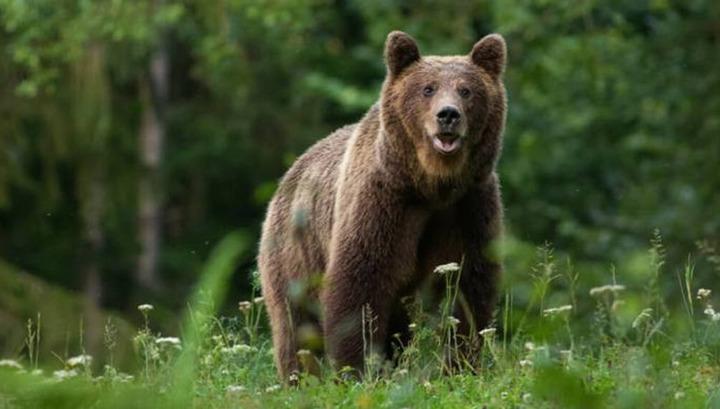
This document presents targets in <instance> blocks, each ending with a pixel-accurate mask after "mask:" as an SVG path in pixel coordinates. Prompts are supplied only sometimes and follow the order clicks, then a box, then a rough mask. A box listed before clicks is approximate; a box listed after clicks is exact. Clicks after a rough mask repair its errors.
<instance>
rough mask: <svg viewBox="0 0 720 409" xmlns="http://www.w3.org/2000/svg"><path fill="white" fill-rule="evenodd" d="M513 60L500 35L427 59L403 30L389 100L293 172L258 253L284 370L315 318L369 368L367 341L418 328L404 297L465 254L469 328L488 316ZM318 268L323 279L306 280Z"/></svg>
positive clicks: (342, 352) (334, 346) (327, 342)
mask: <svg viewBox="0 0 720 409" xmlns="http://www.w3.org/2000/svg"><path fill="white" fill-rule="evenodd" d="M505 60H506V48H505V41H504V40H503V38H502V37H501V36H500V35H497V34H491V35H488V36H486V37H484V38H483V39H481V40H480V41H478V42H477V43H476V44H475V45H474V47H473V48H472V51H471V52H470V53H469V54H468V55H465V56H425V57H421V56H420V52H419V51H418V47H417V44H416V42H415V40H414V39H413V38H412V37H410V36H409V35H408V34H405V33H403V32H399V31H394V32H391V33H390V34H389V35H388V37H387V41H386V44H385V63H386V66H387V76H386V79H385V82H384V84H383V87H382V91H381V94H380V101H379V103H377V104H375V105H374V106H372V107H371V108H370V110H369V111H368V112H367V113H366V114H365V116H364V117H363V118H362V119H361V120H360V122H358V123H356V124H353V125H349V126H346V127H344V128H341V129H339V130H337V131H335V132H334V133H332V134H331V135H329V136H328V137H326V138H325V139H323V140H321V141H319V142H317V143H316V144H315V145H314V146H312V147H311V148H310V149H308V150H307V152H305V153H304V154H303V155H302V156H300V158H298V159H297V161H296V162H295V164H294V165H293V166H292V167H291V168H290V170H289V171H288V172H287V174H286V175H285V176H284V177H283V179H282V181H281V182H280V185H279V187H278V189H277V192H276V193H275V196H274V197H273V199H272V201H271V202H270V205H269V208H268V212H267V217H266V220H265V223H264V225H263V232H262V238H261V242H260V251H259V256H258V265H259V270H260V274H261V278H262V290H263V295H264V297H265V300H266V305H267V309H268V313H269V316H270V324H271V327H272V333H273V344H274V350H275V360H276V364H277V368H278V371H279V374H280V376H281V378H284V379H287V377H288V376H289V375H290V374H292V373H293V372H294V371H297V370H298V369H299V363H298V362H299V361H298V354H297V353H298V349H299V348H301V347H302V345H300V342H301V341H303V340H306V339H305V338H307V337H304V335H303V334H305V333H306V332H307V331H305V329H306V325H307V323H308V322H314V323H315V325H317V328H318V329H319V333H320V334H321V336H322V339H323V341H324V349H325V353H326V355H327V357H329V359H330V362H331V363H333V365H334V367H336V368H341V367H345V366H351V367H354V368H356V369H357V370H358V371H359V372H362V369H363V363H364V357H365V356H366V349H367V345H366V343H367V342H368V341H367V339H372V342H373V344H374V345H377V346H378V347H379V348H386V343H387V338H388V334H394V333H395V332H396V331H400V330H402V329H403V328H402V326H404V328H407V323H408V322H407V320H406V317H403V315H404V314H403V312H402V311H403V309H402V308H401V307H399V300H400V299H401V298H403V297H405V296H407V295H412V294H413V293H414V292H415V291H417V289H418V288H419V286H420V285H421V284H422V283H423V282H425V281H427V279H428V277H430V276H431V274H430V273H431V272H432V271H433V269H434V267H435V266H437V265H439V264H443V263H449V262H461V260H462V271H461V273H460V279H459V288H460V293H461V298H462V300H463V305H464V308H462V310H461V311H460V312H463V311H464V312H465V313H464V314H463V315H461V316H459V318H460V327H459V331H462V332H463V333H464V334H466V335H467V334H472V333H476V331H477V330H478V329H482V328H484V327H485V326H486V325H487V324H488V323H489V320H490V319H491V317H492V312H493V307H494V304H495V300H496V292H497V286H498V280H499V275H500V271H501V266H500V263H499V262H498V261H497V260H496V258H495V257H493V256H492V253H491V252H489V251H488V247H489V246H490V244H491V242H492V241H493V240H494V239H496V238H497V237H498V236H499V234H500V232H501V225H502V204H501V201H500V191H499V184H498V176H497V174H496V173H495V166H496V163H497V160H498V157H499V155H500V151H501V139H502V133H503V128H504V124H505V112H506V95H505V88H504V86H503V82H502V76H503V71H504V68H505ZM314 276H320V277H321V280H319V281H320V284H319V285H317V286H312V285H307V283H308V282H312V277H314ZM298 288H301V290H298ZM303 289H304V290H303ZM299 294H303V295H299ZM313 300H314V301H315V302H316V305H317V308H316V309H315V310H314V311H313V308H312V307H309V308H308V307H307V303H308V301H309V302H310V303H311V304H312V301H313ZM368 313H371V314H372V319H373V331H374V332H373V333H372V334H371V336H366V335H367V334H364V330H365V329H366V328H365V327H364V321H363V319H364V318H365V319H366V318H368V317H367V316H366V314H368Z"/></svg>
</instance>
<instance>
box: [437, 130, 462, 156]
mask: <svg viewBox="0 0 720 409" xmlns="http://www.w3.org/2000/svg"><path fill="white" fill-rule="evenodd" d="M462 142H463V141H462V138H461V137H460V135H458V134H455V133H440V134H437V135H434V136H433V137H432V144H433V148H435V150H436V151H438V152H440V153H441V154H443V155H451V154H453V153H455V152H457V151H458V150H459V149H460V147H461V146H462Z"/></svg>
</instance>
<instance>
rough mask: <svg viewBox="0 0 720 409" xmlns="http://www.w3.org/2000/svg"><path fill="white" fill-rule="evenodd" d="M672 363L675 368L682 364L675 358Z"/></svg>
mask: <svg viewBox="0 0 720 409" xmlns="http://www.w3.org/2000/svg"><path fill="white" fill-rule="evenodd" d="M670 364H671V365H672V367H673V368H677V367H678V366H680V362H678V361H676V360H674V359H673V361H672V362H671V363H670Z"/></svg>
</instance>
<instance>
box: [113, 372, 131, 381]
mask: <svg viewBox="0 0 720 409" xmlns="http://www.w3.org/2000/svg"><path fill="white" fill-rule="evenodd" d="M117 379H118V380H119V381H120V382H122V383H130V382H132V381H133V380H134V379H135V377H134V376H133V375H128V374H126V373H122V372H120V373H118V374H117Z"/></svg>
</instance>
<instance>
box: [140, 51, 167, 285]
mask: <svg viewBox="0 0 720 409" xmlns="http://www.w3.org/2000/svg"><path fill="white" fill-rule="evenodd" d="M168 69H169V62H168V56H167V50H166V49H165V47H164V45H162V44H160V45H159V46H158V47H157V48H156V50H155V51H154V52H153V54H152V56H151V58H150V66H149V73H148V76H147V77H146V78H144V79H143V80H142V83H141V101H142V107H143V113H142V123H141V125H140V134H139V139H140V140H139V146H140V164H141V172H140V180H139V186H138V188H139V191H138V211H139V217H138V236H139V237H138V240H139V243H140V254H139V259H138V266H137V275H136V280H137V282H138V284H139V285H140V286H142V287H144V288H146V289H151V290H158V289H159V288H160V280H159V278H158V273H157V265H158V255H159V253H160V244H161V228H162V183H161V179H162V178H161V163H162V157H163V144H164V139H165V118H164V111H165V105H166V103H167V98H168V82H169V81H168Z"/></svg>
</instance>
